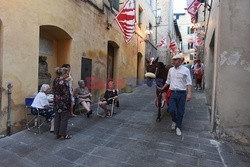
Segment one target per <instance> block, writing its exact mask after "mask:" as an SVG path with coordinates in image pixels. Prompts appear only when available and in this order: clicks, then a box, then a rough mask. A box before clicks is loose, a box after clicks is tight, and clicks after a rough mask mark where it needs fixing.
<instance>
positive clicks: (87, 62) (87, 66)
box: [81, 58, 92, 83]
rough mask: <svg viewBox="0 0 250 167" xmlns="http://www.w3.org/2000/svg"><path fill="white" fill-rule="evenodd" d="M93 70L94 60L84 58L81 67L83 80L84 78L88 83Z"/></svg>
mask: <svg viewBox="0 0 250 167" xmlns="http://www.w3.org/2000/svg"><path fill="white" fill-rule="evenodd" d="M91 72H92V60H91V59H87V58H82V67H81V80H84V81H85V83H87V78H90V77H91Z"/></svg>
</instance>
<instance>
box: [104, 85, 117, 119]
mask: <svg viewBox="0 0 250 167" xmlns="http://www.w3.org/2000/svg"><path fill="white" fill-rule="evenodd" d="M114 88H115V85H114V82H113V81H109V82H108V86H107V90H106V92H105V94H104V98H103V99H102V100H101V102H99V106H100V107H101V108H102V109H103V110H104V113H103V114H101V115H100V116H101V117H106V116H108V115H109V114H110V113H109V112H110V111H109V110H108V109H107V105H109V104H112V102H113V99H114V100H117V99H118V94H117V90H116V89H114Z"/></svg>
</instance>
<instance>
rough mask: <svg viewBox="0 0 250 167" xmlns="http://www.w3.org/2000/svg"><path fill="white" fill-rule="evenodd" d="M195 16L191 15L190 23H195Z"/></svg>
mask: <svg viewBox="0 0 250 167" xmlns="http://www.w3.org/2000/svg"><path fill="white" fill-rule="evenodd" d="M196 22H197V21H196V16H195V15H191V23H193V24H194V23H196Z"/></svg>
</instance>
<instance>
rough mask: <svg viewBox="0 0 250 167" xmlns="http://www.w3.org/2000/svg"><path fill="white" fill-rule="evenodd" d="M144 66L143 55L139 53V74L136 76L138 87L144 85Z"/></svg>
mask: <svg viewBox="0 0 250 167" xmlns="http://www.w3.org/2000/svg"><path fill="white" fill-rule="evenodd" d="M143 68H144V66H143V65H142V54H141V53H140V52H139V53H137V74H136V85H142V84H143V82H142V80H143V77H142V73H143V72H142V70H143Z"/></svg>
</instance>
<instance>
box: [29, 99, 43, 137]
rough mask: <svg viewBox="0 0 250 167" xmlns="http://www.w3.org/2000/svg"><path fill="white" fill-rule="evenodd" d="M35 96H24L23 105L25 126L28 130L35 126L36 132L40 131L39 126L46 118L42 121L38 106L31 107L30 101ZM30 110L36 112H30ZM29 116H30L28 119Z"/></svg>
mask: <svg viewBox="0 0 250 167" xmlns="http://www.w3.org/2000/svg"><path fill="white" fill-rule="evenodd" d="M34 99H35V98H25V107H26V128H27V129H28V130H31V129H33V128H35V127H36V128H37V130H38V133H39V134H40V133H41V130H40V128H41V126H42V125H43V124H44V123H45V122H46V120H44V121H42V119H41V115H40V113H39V109H38V108H34V107H31V104H32V102H33V101H34ZM32 110H33V111H35V112H36V113H32ZM29 116H32V117H31V118H30V119H29V118H28V117H29ZM32 123H34V125H33V126H30V125H31V124H32Z"/></svg>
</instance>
